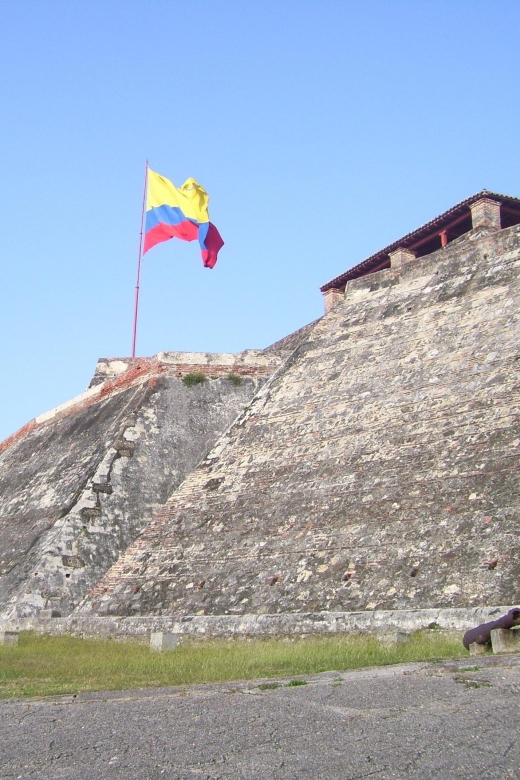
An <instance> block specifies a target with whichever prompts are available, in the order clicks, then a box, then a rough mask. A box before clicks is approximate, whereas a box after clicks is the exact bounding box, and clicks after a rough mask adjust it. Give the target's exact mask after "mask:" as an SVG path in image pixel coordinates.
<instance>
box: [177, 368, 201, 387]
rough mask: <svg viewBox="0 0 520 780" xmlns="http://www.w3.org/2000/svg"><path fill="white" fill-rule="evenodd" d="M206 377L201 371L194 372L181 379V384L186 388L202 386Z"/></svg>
mask: <svg viewBox="0 0 520 780" xmlns="http://www.w3.org/2000/svg"><path fill="white" fill-rule="evenodd" d="M206 379H207V377H206V375H205V374H203V373H202V371H194V372H193V374H186V375H185V376H183V377H182V381H183V383H184V384H185V385H186V387H193V385H202V384H203V383H204V382H205V381H206Z"/></svg>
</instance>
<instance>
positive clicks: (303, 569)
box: [80, 226, 520, 616]
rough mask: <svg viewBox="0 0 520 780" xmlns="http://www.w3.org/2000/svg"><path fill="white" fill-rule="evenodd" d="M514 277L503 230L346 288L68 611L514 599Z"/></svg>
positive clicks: (517, 244)
mask: <svg viewBox="0 0 520 780" xmlns="http://www.w3.org/2000/svg"><path fill="white" fill-rule="evenodd" d="M519 269H520V227H519V226H515V227H512V228H507V229H505V230H501V231H489V230H480V229H478V230H474V231H471V232H470V233H468V234H465V235H464V236H463V237H461V238H460V239H457V240H455V241H453V242H451V243H450V244H449V245H448V246H447V247H445V248H444V249H441V250H439V251H437V252H435V253H433V254H431V255H428V256H426V257H421V258H418V259H415V260H409V261H408V262H407V263H406V264H405V265H404V266H403V267H402V268H401V270H400V272H399V271H397V270H395V269H390V270H385V271H380V272H378V273H375V274H373V275H371V276H367V277H364V278H361V279H356V280H355V281H353V282H349V283H348V286H347V291H346V295H345V300H344V302H341V303H338V304H337V305H336V306H335V307H334V308H333V309H332V311H331V312H330V313H329V314H328V315H327V316H325V317H324V318H323V319H322V320H321V321H320V322H319V323H318V324H317V325H315V326H314V328H312V329H311V330H310V331H309V332H308V333H307V334H306V335H305V337H304V339H303V340H302V341H301V343H300V344H299V346H298V347H297V349H296V350H295V352H294V353H293V354H292V356H291V357H290V358H289V359H288V360H287V361H286V362H285V364H284V365H283V366H282V367H281V368H280V369H279V370H278V371H277V372H276V373H275V374H274V375H273V376H272V377H271V379H270V380H268V381H267V382H266V384H265V385H264V386H263V387H262V389H261V390H260V391H259V393H258V394H257V395H256V397H255V398H254V400H253V401H252V403H251V404H250V405H249V407H248V408H247V409H246V410H245V411H244V413H243V414H242V415H241V416H240V417H239V418H238V420H237V421H236V422H235V423H234V425H233V426H232V427H231V429H230V430H229V431H228V432H227V433H226V434H225V435H224V436H223V437H222V438H221V439H220V440H219V441H218V443H217V445H216V446H215V448H214V449H213V450H212V451H211V452H210V454H209V455H208V457H207V458H206V459H205V460H204V461H203V462H202V463H201V464H200V465H199V467H198V468H197V469H196V471H194V472H193V473H192V474H191V475H190V476H189V477H188V478H187V479H186V480H185V482H184V483H183V484H182V486H181V487H180V488H179V490H177V492H176V493H175V494H174V495H173V496H172V498H171V499H170V500H169V501H168V503H167V504H166V505H165V506H164V508H163V509H162V510H160V511H159V512H158V514H157V515H156V517H155V519H154V520H153V521H152V522H151V523H150V524H149V525H148V526H147V528H146V529H145V531H144V532H143V533H142V534H141V536H140V537H139V538H138V539H137V540H136V541H135V542H134V544H133V545H131V546H130V547H129V549H128V550H127V552H126V553H125V554H124V555H123V556H122V557H121V558H120V559H119V561H118V562H117V563H116V564H115V565H114V566H113V567H112V568H111V570H110V571H109V572H108V573H107V575H106V576H105V577H104V578H103V579H102V580H101V581H100V583H98V585H97V586H96V587H95V588H94V589H93V591H92V593H91V595H90V597H89V598H88V599H87V600H86V601H85V603H84V604H83V605H82V607H81V609H80V612H81V613H82V614H85V615H87V614H98V615H120V616H124V615H128V616H130V615H177V616H183V615H197V614H201V613H205V614H211V615H223V614H229V615H232V614H235V615H247V614H253V615H259V614H260V615H261V614H262V613H265V614H267V613H290V612H316V611H327V610H331V611H342V610H343V611H349V610H375V609H378V610H384V609H404V608H414V607H457V606H461V607H469V606H472V605H477V604H499V603H509V602H514V601H517V600H519V599H520V590H519V587H520V586H519V583H520V577H519V574H520V570H519V566H520V564H519V560H520V557H519V552H520V542H519V538H518V517H519V509H520V487H519V484H518V479H517V471H518V458H519V446H520V420H519V412H518V408H519V407H518V400H519V390H520V324H519V323H520V315H519V313H518V310H519V304H520V286H519ZM490 561H494V562H495V563H494V565H493V566H491V565H490ZM346 573H347V574H348V577H346V576H345V575H346ZM274 577H276V579H273V578H274Z"/></svg>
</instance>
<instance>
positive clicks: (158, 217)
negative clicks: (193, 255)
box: [143, 169, 224, 268]
mask: <svg viewBox="0 0 520 780" xmlns="http://www.w3.org/2000/svg"><path fill="white" fill-rule="evenodd" d="M208 203H209V196H208V193H207V192H206V190H205V189H204V188H203V187H201V186H200V184H199V183H198V182H196V181H195V179H188V180H187V181H185V182H184V184H183V185H182V187H176V186H175V185H174V184H172V182H171V181H170V180H169V179H165V178H164V176H160V175H159V174H158V173H155V171H151V170H150V169H148V196H147V200H146V223H145V236H144V249H143V252H148V250H149V249H151V248H152V247H153V246H155V245H156V244H160V243H161V241H168V239H170V238H182V239H183V241H194V240H195V239H196V238H198V239H199V244H200V249H201V254H202V262H203V263H204V266H205V267H206V268H213V266H214V265H215V263H216V262H217V255H218V251H219V249H221V248H222V247H223V246H224V242H223V241H222V238H221V237H220V234H219V232H218V230H217V228H216V227H215V225H212V224H211V222H210V221H209V214H208Z"/></svg>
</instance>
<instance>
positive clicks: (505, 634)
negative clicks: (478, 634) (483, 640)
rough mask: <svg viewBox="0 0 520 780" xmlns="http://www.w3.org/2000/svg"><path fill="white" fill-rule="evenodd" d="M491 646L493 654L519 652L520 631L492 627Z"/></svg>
mask: <svg viewBox="0 0 520 780" xmlns="http://www.w3.org/2000/svg"><path fill="white" fill-rule="evenodd" d="M491 646H492V648H493V652H494V653H495V654H498V653H518V652H520V633H519V631H518V629H514V628H494V629H493V631H491Z"/></svg>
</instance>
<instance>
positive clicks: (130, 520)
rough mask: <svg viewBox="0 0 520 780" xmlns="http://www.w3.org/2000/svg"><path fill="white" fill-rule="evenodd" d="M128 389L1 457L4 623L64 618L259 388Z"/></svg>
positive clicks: (82, 403) (151, 379) (159, 380)
mask: <svg viewBox="0 0 520 780" xmlns="http://www.w3.org/2000/svg"><path fill="white" fill-rule="evenodd" d="M228 371H229V369H228ZM125 381H126V386H125V383H124V381H123V379H122V378H121V379H120V380H118V382H111V383H109V382H107V383H106V385H108V386H109V390H110V392H111V394H108V392H107V388H106V385H103V386H101V387H100V388H98V390H99V392H98V394H97V396H96V397H95V398H92V397H90V396H88V397H87V399H80V400H79V401H77V402H76V403H75V404H72V405H67V406H66V408H65V409H60V410H58V411H57V412H56V413H54V414H50V415H48V416H47V417H45V416H43V417H45V419H44V420H42V421H41V422H40V423H38V424H35V425H34V426H32V427H30V428H29V429H26V430H25V431H24V432H23V435H21V436H20V437H18V438H15V439H14V440H11V441H10V443H9V446H7V447H5V448H4V450H3V452H1V453H0V495H1V497H2V502H1V505H0V615H2V616H4V617H7V616H12V617H13V616H20V617H24V616H31V615H37V614H38V613H39V611H40V610H41V609H44V608H53V609H55V610H56V611H58V612H59V613H61V614H68V613H69V612H70V611H71V610H72V609H73V608H74V607H75V606H76V605H77V604H78V602H79V601H80V600H81V599H82V598H83V597H84V595H85V593H86V592H87V591H88V589H89V588H90V587H92V585H93V584H95V582H96V581H97V580H98V579H99V578H100V577H101V576H102V575H103V574H104V572H105V571H106V570H107V568H109V566H110V565H111V564H112V563H114V561H116V560H117V558H118V556H119V554H120V553H121V552H122V551H123V550H124V549H126V547H127V546H128V545H129V544H130V543H131V542H132V541H133V539H135V537H136V536H137V535H138V533H139V532H140V531H141V530H142V528H143V527H144V526H145V525H146V523H147V522H149V520H150V519H151V517H152V516H153V514H154V512H155V511H156V510H157V509H158V507H159V506H160V505H161V504H163V503H164V502H165V501H166V500H167V498H168V497H169V496H170V494H171V493H172V491H173V490H175V488H176V487H177V486H178V485H179V484H180V482H182V480H183V479H184V477H185V476H186V474H187V473H189V472H190V471H191V470H192V469H193V468H194V466H195V465H196V464H197V462H198V461H199V460H200V459H201V458H202V457H203V456H204V455H205V454H206V453H207V452H208V450H209V449H210V447H211V446H212V444H213V443H214V442H215V440H216V439H217V438H218V436H219V435H220V434H221V433H222V431H223V430H225V429H226V428H227V427H228V426H229V425H230V423H231V422H232V421H233V419H234V418H235V417H236V416H237V414H238V413H239V412H240V410H241V409H242V408H243V406H244V405H245V404H247V402H248V401H249V400H250V398H251V396H252V395H253V394H254V391H255V388H256V387H257V380H256V379H254V378H251V377H247V376H246V377H242V382H241V384H239V385H237V384H233V383H232V382H230V381H228V379H227V378H220V379H213V380H208V381H206V382H204V383H203V384H198V385H195V386H193V387H189V388H188V387H186V386H185V385H184V384H183V382H182V380H181V379H180V378H178V377H177V376H176V375H175V374H173V376H172V375H167V374H166V373H165V372H164V371H159V372H158V373H155V374H154V373H152V372H151V371H150V370H147V371H146V372H145V373H144V374H143V373H142V372H140V373H139V372H137V374H136V372H135V370H134V371H130V372H128V373H127V376H126V380H125Z"/></svg>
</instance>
